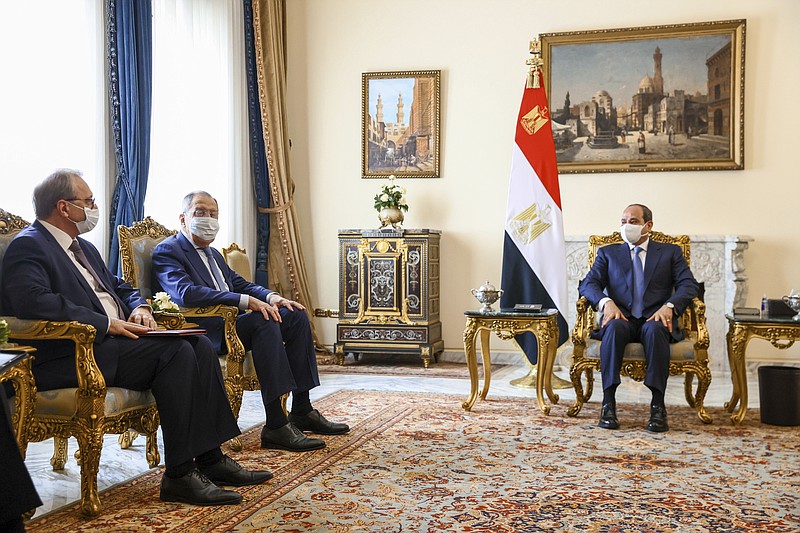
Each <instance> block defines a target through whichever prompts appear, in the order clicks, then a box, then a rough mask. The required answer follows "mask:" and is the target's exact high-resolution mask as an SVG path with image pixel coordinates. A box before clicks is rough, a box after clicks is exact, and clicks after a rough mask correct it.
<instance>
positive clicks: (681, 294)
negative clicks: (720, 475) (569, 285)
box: [578, 204, 698, 432]
mask: <svg viewBox="0 0 800 533" xmlns="http://www.w3.org/2000/svg"><path fill="white" fill-rule="evenodd" d="M621 222H622V226H621V227H620V230H619V231H620V234H621V235H622V239H623V240H624V241H625V242H624V243H621V244H612V245H608V246H603V247H602V248H600V249H599V250H598V251H597V258H596V259H595V262H594V265H592V269H591V270H590V271H589V273H588V274H587V275H586V277H585V278H584V279H583V281H581V284H580V286H579V288H578V292H579V293H580V295H581V296H585V297H586V298H587V299H588V300H589V302H591V304H592V305H593V306H594V307H595V309H597V310H598V311H602V313H603V321H602V329H601V330H600V332H599V334H597V335H596V337H595V338H599V339H601V340H602V343H601V345H600V371H601V374H602V377H603V405H602V408H601V412H600V422H599V423H598V426H600V427H601V428H605V429H617V428H618V427H619V422H618V421H617V406H616V398H615V393H616V389H617V386H618V385H619V383H620V377H619V374H620V369H621V367H622V355H623V352H624V351H625V345H626V344H628V343H630V342H641V343H642V345H643V347H644V352H645V359H646V361H647V372H646V374H645V380H644V384H645V385H646V386H647V387H648V388H649V389H650V391H651V392H652V394H653V399H652V402H651V404H650V420H649V421H648V424H647V429H648V430H649V431H654V432H661V431H667V430H668V429H669V425H668V424H667V410H666V407H665V406H664V392H665V390H666V387H667V378H668V377H669V354H670V350H669V345H670V342H677V341H680V340H682V339H683V338H684V336H685V333H684V332H683V331H682V330H680V329H679V328H677V327H675V326H674V325H673V324H674V323H675V320H676V317H679V316H681V314H683V312H684V310H685V309H686V307H687V306H688V305H689V304H690V303H691V301H692V298H694V297H695V296H697V294H698V285H697V282H696V281H695V279H694V276H693V275H692V272H691V271H690V270H689V265H687V264H686V260H685V259H684V257H683V253H682V252H681V249H680V248H679V247H678V246H676V245H674V244H664V243H658V242H655V241H651V240H650V237H649V234H650V231H651V230H652V229H653V214H652V212H651V211H650V209H649V208H647V206H644V205H641V204H632V205H629V206H628V207H627V208H625V211H623V213H622V220H621Z"/></svg>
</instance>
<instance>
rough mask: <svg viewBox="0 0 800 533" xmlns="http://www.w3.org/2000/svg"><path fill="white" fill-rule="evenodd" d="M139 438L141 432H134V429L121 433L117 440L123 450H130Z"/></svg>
mask: <svg viewBox="0 0 800 533" xmlns="http://www.w3.org/2000/svg"><path fill="white" fill-rule="evenodd" d="M138 436H139V432H138V431H134V430H132V429H129V430H128V431H125V432H123V433H120V434H119V437H118V438H117V442H119V447H120V448H122V449H123V450H127V449H128V448H130V447H131V445H132V444H133V441H135V440H136V437H138Z"/></svg>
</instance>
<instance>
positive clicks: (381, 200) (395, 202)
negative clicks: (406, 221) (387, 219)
mask: <svg viewBox="0 0 800 533" xmlns="http://www.w3.org/2000/svg"><path fill="white" fill-rule="evenodd" d="M395 179H397V177H396V176H395V175H394V174H392V175H391V176H389V184H388V185H384V186H382V187H381V190H380V192H379V193H378V194H376V195H375V209H376V210H377V211H380V210H381V209H384V208H387V207H397V208H398V209H402V210H403V211H408V203H407V202H406V188H405V187H401V186H399V185H397V184H395V182H394V180H395Z"/></svg>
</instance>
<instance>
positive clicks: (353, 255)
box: [334, 229, 444, 367]
mask: <svg viewBox="0 0 800 533" xmlns="http://www.w3.org/2000/svg"><path fill="white" fill-rule="evenodd" d="M440 236H441V231H439V230H432V229H406V230H394V229H384V230H361V229H346V230H339V323H338V324H337V326H336V343H335V345H334V347H335V353H336V358H337V361H338V363H339V364H344V358H345V356H346V355H347V354H349V353H352V354H353V355H354V356H355V357H356V358H357V357H358V356H359V355H360V354H362V353H376V354H382V353H383V354H390V353H394V354H397V353H412V354H417V355H419V356H420V358H421V359H422V362H423V364H424V365H425V366H426V367H427V366H428V365H429V364H430V362H431V360H435V358H436V356H437V355H438V354H439V353H440V352H441V351H443V350H444V341H442V323H441V322H440V321H439V294H440V272H439V238H440Z"/></svg>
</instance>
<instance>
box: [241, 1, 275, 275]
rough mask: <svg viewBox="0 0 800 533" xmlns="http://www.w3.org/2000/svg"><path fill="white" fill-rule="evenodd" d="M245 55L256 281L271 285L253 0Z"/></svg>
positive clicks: (248, 7) (246, 23)
mask: <svg viewBox="0 0 800 533" xmlns="http://www.w3.org/2000/svg"><path fill="white" fill-rule="evenodd" d="M244 35H245V54H246V56H247V115H248V131H249V137H250V153H251V154H252V156H251V158H252V167H253V190H254V191H255V195H256V203H257V206H258V213H257V215H256V229H257V232H256V275H255V282H256V283H258V284H259V285H261V286H263V287H267V286H268V275H267V266H268V264H267V258H268V257H269V256H268V251H269V214H268V213H265V212H264V211H263V210H264V209H267V208H269V207H270V205H271V204H272V196H271V194H270V190H269V169H268V168H267V156H266V149H265V148H264V133H263V131H262V129H261V105H260V104H259V101H258V79H257V76H256V49H255V38H254V35H253V1H252V0H244Z"/></svg>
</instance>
